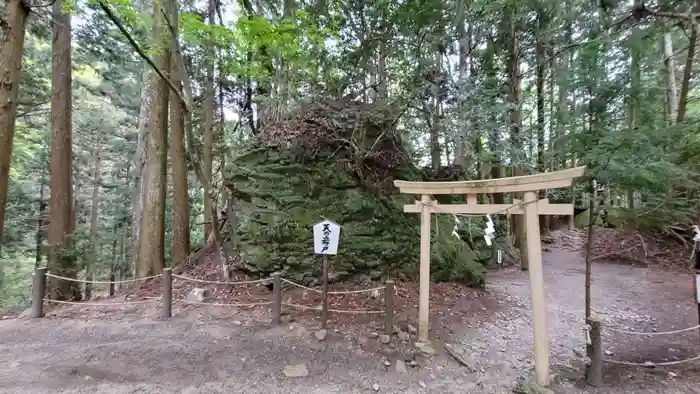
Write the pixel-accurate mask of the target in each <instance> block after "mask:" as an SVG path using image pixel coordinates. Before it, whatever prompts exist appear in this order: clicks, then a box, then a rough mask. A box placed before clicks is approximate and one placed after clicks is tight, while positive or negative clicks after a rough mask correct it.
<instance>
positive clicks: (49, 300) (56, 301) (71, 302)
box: [44, 297, 161, 306]
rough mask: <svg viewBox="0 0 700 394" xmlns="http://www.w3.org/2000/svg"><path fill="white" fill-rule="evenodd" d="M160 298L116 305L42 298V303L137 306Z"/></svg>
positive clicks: (117, 304) (117, 303)
mask: <svg viewBox="0 0 700 394" xmlns="http://www.w3.org/2000/svg"><path fill="white" fill-rule="evenodd" d="M160 299H161V297H158V298H154V299H150V300H139V301H130V302H116V303H105V304H100V303H94V302H93V303H91V302H82V301H59V300H51V299H48V298H44V301H46V302H52V303H54V304H66V305H81V306H125V305H137V304H148V303H149V302H153V301H158V300H160Z"/></svg>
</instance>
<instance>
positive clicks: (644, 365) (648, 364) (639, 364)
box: [603, 355, 700, 367]
mask: <svg viewBox="0 0 700 394" xmlns="http://www.w3.org/2000/svg"><path fill="white" fill-rule="evenodd" d="M697 360H700V355H697V356H695V357H691V358H686V359H684V360H676V361H666V362H661V363H653V362H651V361H647V362H645V363H633V362H629V361H618V360H610V359H603V361H605V362H606V363H610V364H618V365H629V366H633V367H663V366H667V365H678V364H683V363H689V362H692V361H697Z"/></svg>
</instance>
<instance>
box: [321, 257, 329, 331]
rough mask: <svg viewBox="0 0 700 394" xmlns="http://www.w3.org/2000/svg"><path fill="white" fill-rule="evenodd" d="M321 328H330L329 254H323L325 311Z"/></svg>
mask: <svg viewBox="0 0 700 394" xmlns="http://www.w3.org/2000/svg"><path fill="white" fill-rule="evenodd" d="M321 328H323V329H325V328H328V256H326V255H325V254H324V255H323V313H322V315H321Z"/></svg>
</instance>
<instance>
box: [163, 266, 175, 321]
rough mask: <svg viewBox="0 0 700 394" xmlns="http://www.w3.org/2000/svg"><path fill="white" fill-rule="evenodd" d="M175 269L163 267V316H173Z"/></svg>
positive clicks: (167, 317)
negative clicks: (173, 274)
mask: <svg viewBox="0 0 700 394" xmlns="http://www.w3.org/2000/svg"><path fill="white" fill-rule="evenodd" d="M172 273H173V269H172V268H165V269H163V317H164V318H166V319H169V318H171V317H172V316H173V276H172Z"/></svg>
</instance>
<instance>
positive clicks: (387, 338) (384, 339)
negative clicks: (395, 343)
mask: <svg viewBox="0 0 700 394" xmlns="http://www.w3.org/2000/svg"><path fill="white" fill-rule="evenodd" d="M379 342H381V343H383V344H385V345H386V344H387V343H389V342H391V337H390V336H388V335H386V334H384V335H380V336H379Z"/></svg>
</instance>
